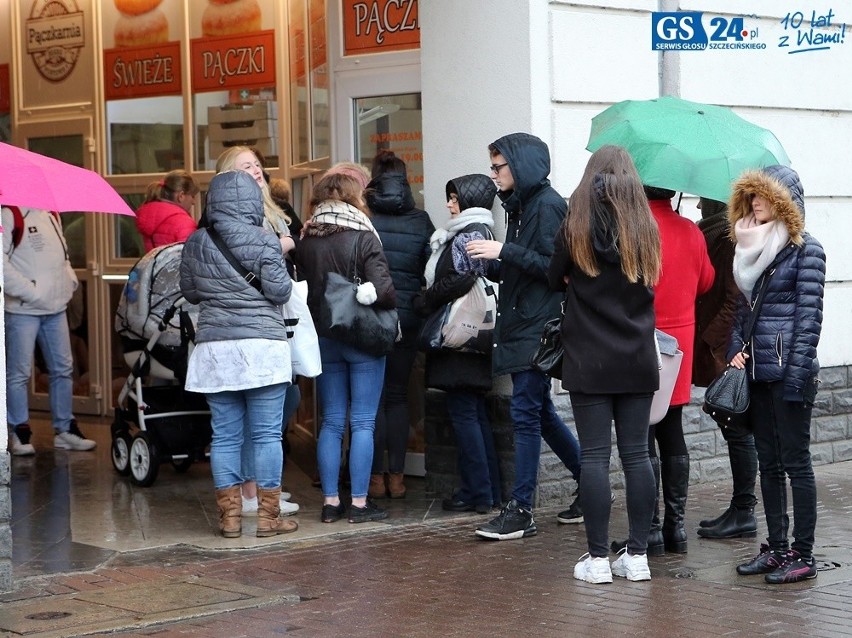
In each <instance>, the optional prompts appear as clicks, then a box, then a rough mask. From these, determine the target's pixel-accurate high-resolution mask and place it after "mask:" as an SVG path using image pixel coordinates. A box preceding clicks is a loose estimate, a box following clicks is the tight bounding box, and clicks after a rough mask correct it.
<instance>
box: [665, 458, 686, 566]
mask: <svg viewBox="0 0 852 638" xmlns="http://www.w3.org/2000/svg"><path fill="white" fill-rule="evenodd" d="M660 477H661V479H662V484H663V503H664V504H665V508H666V513H665V516H664V517H663V541H664V543H665V548H666V551H667V552H673V553H675V554H685V553H686V529H684V519H685V517H686V495H687V491H688V490H689V456H688V455H686V454H684V455H680V456H664V457H662V458H661V459H660Z"/></svg>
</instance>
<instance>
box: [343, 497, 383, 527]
mask: <svg viewBox="0 0 852 638" xmlns="http://www.w3.org/2000/svg"><path fill="white" fill-rule="evenodd" d="M387 517H388V513H387V512H386V511H385V510H383V509H381V508H380V507H378V506H377V505H376V504H375V503H373V502H372V501H371V500H369V499H368V500H367V503H366V505H364V507H355V506H354V505H352V506H350V507H349V522H350V523H369V522H370V521H381V520H384V519H386V518H387Z"/></svg>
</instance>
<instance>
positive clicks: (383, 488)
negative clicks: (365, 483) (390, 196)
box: [367, 474, 388, 498]
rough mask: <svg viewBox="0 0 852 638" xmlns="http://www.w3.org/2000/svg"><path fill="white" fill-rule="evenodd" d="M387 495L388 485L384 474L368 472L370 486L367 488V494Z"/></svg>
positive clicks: (375, 495)
mask: <svg viewBox="0 0 852 638" xmlns="http://www.w3.org/2000/svg"><path fill="white" fill-rule="evenodd" d="M387 495H388V486H387V483H386V482H385V475H384V474H370V487H368V488H367V496H369V497H370V498H384V497H385V496H387Z"/></svg>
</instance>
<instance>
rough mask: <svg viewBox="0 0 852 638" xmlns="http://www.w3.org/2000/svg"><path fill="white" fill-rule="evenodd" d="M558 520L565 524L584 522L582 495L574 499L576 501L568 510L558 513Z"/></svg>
mask: <svg viewBox="0 0 852 638" xmlns="http://www.w3.org/2000/svg"><path fill="white" fill-rule="evenodd" d="M556 520H557V521H558V522H560V523H562V524H563V525H579V524H580V523H582V522H583V508H582V507H580V496H579V495H578V496H577V498H575V499H574V502H573V503H571V505H570V506H569V507H568V509H567V510H564V511H562V512H559V513H558V514H557V515H556Z"/></svg>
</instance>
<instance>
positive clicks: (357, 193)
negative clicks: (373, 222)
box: [311, 173, 370, 217]
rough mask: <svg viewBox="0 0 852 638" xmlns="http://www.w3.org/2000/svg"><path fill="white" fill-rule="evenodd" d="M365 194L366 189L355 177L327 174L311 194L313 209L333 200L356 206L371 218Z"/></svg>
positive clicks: (342, 174)
mask: <svg viewBox="0 0 852 638" xmlns="http://www.w3.org/2000/svg"><path fill="white" fill-rule="evenodd" d="M363 192H364V189H363V188H361V184H360V183H359V182H358V180H357V179H355V178H354V177H350V176H349V175H347V174H345V173H326V174H325V175H324V176H323V177H322V179H320V181H318V182H317V183H316V185H315V186H314V190H313V193H311V208H313V207H315V206H319V205H320V204H321V203H323V202H325V201H328V200H332V201H338V202H344V203H346V204H349V205H351V206H354V207H355V208H357V209H358V210H360V211H361V212H362V213H364V214H365V215H367V216H368V217H369V216H370V212H369V209H368V208H367V205H366V203H365V202H364V198H363V196H362V194H363Z"/></svg>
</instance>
